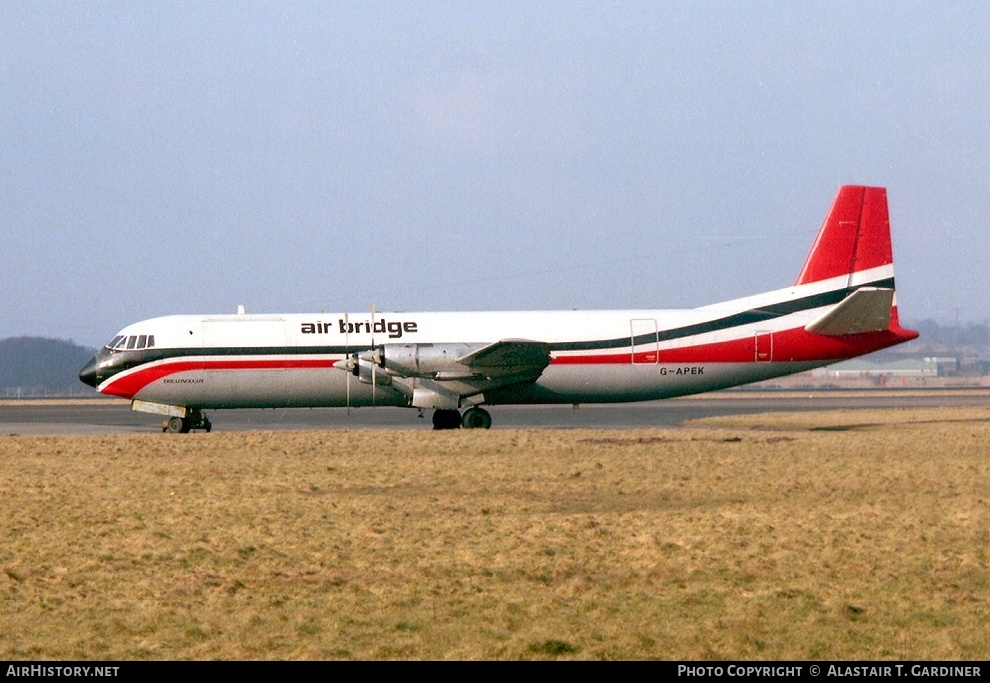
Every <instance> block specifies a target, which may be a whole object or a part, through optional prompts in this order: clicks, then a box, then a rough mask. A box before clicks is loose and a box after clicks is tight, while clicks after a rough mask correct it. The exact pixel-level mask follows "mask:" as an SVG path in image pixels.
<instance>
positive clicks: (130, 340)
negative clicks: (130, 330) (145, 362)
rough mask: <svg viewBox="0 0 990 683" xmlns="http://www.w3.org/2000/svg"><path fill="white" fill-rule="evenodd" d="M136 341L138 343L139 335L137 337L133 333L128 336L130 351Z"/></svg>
mask: <svg viewBox="0 0 990 683" xmlns="http://www.w3.org/2000/svg"><path fill="white" fill-rule="evenodd" d="M135 343H137V337H135V336H134V335H131V336H130V337H128V338H127V350H128V351H130V350H131V349H133V348H134V344H135Z"/></svg>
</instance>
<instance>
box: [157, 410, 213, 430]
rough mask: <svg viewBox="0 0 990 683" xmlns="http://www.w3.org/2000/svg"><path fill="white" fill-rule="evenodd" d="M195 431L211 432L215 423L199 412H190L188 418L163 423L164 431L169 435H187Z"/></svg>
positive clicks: (172, 418)
mask: <svg viewBox="0 0 990 683" xmlns="http://www.w3.org/2000/svg"><path fill="white" fill-rule="evenodd" d="M193 429H202V430H204V431H207V432H208V431H210V430H211V429H213V423H212V422H210V418H208V417H206V416H205V415H203V413H201V412H200V411H198V410H190V411H189V415H187V416H186V417H170V418H169V419H167V420H165V421H164V422H162V431H163V432H168V433H169V434H186V433H188V432H189V431H191V430H193Z"/></svg>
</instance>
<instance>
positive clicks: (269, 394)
mask: <svg viewBox="0 0 990 683" xmlns="http://www.w3.org/2000/svg"><path fill="white" fill-rule="evenodd" d="M917 336H918V333H917V332H914V331H912V330H907V329H904V328H902V327H901V326H900V323H899V320H898V314H897V302H896V299H895V296H894V261H893V253H892V250H891V241H890V223H889V216H888V208H887V192H886V189H885V188H880V187H865V186H844V187H841V188H839V190H838V193H837V194H836V196H835V199H834V201H833V203H832V206H831V209H830V210H829V212H828V214H827V216H826V218H825V222H824V223H823V225H822V227H821V229H820V231H819V233H818V237H817V239H816V240H815V242H814V245H813V246H812V248H811V252H810V253H809V254H808V257H807V259H806V261H805V263H804V266H803V268H802V269H801V271H800V273H799V275H798V278H797V281H796V282H795V283H794V284H793V285H792V286H790V287H787V288H785V289H779V290H776V291H772V292H766V293H763V294H757V295H755V296H749V297H745V298H741V299H735V300H732V301H727V302H723V303H718V304H714V305H710V306H704V307H701V308H695V309H688V310H652V309H648V310H608V311H521V312H508V311H501V312H498V311H496V312H454V313H440V312H424V313H401V312H387V313H377V314H376V313H375V310H374V308H373V307H372V309H371V310H370V311H369V312H367V313H340V314H337V313H332V314H327V313H319V314H286V315H247V314H244V313H243V308H241V309H240V311H239V312H238V314H231V315H173V316H167V317H160V318H153V319H150V320H145V321H142V322H138V323H135V324H133V325H128V326H127V327H125V328H124V329H122V330H121V331H120V332H119V333H118V334H116V335H115V336H114V337H113V338H112V339H111V340H110V341H109V342H108V343H107V344H106V345H105V346H104V347H103V348H102V349H101V350H100V351H99V352H98V353H97V354H96V355H95V356H94V357H93V358H92V359H91V360H90V361H89V362H88V363H87V364H86V366H85V367H84V368H83V369H82V370H81V371H80V373H79V378H80V380H81V381H82V382H84V383H86V384H88V385H89V386H92V387H94V388H96V389H97V390H98V391H99V392H100V393H103V394H108V395H111V396H119V397H124V398H126V399H129V400H131V407H132V409H133V410H137V411H143V412H149V413H156V414H160V415H164V416H165V417H166V419H165V421H164V422H163V425H162V430H163V431H168V432H182V433H185V432H188V431H190V430H192V429H202V430H206V431H210V429H211V427H212V424H211V422H210V420H209V418H208V417H207V416H206V415H205V413H204V412H203V411H205V410H212V409H226V408H288V407H335V406H336V407H348V408H351V407H362V406H409V407H412V408H417V409H419V410H420V414H422V411H423V410H433V411H434V412H433V426H434V428H435V429H456V428H458V427H465V428H482V429H487V428H489V427H491V424H492V418H491V414H490V413H489V412H488V411H487V410H485V408H484V407H483V406H495V405H506V404H574V405H578V404H581V403H611V402H627V401H650V400H655V399H663V398H669V397H674V396H683V395H687V394H697V393H701V392H707V391H713V390H717V389H724V388H727V387H732V386H738V385H742V384H748V383H751V382H758V381H761V380H766V379H770V378H773V377H780V376H783V375H790V374H794V373H798V372H802V371H805V370H810V369H812V368H816V367H820V366H824V365H828V364H830V363H835V362H837V361H841V360H845V359H848V358H853V357H856V356H860V355H863V354H867V353H871V352H873V351H877V350H879V349H883V348H887V347H890V346H894V345H896V344H901V343H903V342H907V341H910V340H911V339H915V338H916V337H917ZM462 411H463V412H462Z"/></svg>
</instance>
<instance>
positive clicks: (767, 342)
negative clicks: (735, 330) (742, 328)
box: [756, 330, 773, 363]
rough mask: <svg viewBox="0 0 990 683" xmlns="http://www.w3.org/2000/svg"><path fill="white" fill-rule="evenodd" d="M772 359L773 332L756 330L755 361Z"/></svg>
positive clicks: (766, 361) (764, 361)
mask: <svg viewBox="0 0 990 683" xmlns="http://www.w3.org/2000/svg"><path fill="white" fill-rule="evenodd" d="M772 360H773V332H772V331H769V330H757V331H756V362H757V363H769V362H770V361H772Z"/></svg>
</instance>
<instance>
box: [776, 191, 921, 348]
mask: <svg viewBox="0 0 990 683" xmlns="http://www.w3.org/2000/svg"><path fill="white" fill-rule="evenodd" d="M866 271H872V272H870V273H867V272H866ZM857 274H862V276H861V277H857ZM842 277H845V278H846V280H845V282H841V281H840V282H841V284H840V287H843V288H845V290H846V291H847V292H848V294H847V295H846V297H845V298H844V299H843V300H842V301H841V302H840V303H839V304H837V305H836V306H835V307H834V308H833V309H832V310H830V311H828V312H826V313H825V314H824V315H822V316H821V317H820V318H819V319H818V320H815V321H814V322H812V323H811V324H809V325H808V326H807V327H805V329H806V330H808V331H809V332H813V333H815V334H820V335H826V336H844V335H851V334H864V333H871V332H884V333H887V334H890V335H892V336H893V338H894V339H896V341H894V342H893V343H894V344H899V343H901V342H905V341H908V340H911V339H914V338H916V337H917V336H918V333H917V332H915V331H913V330H906V329H904V328H902V327H901V325H900V321H899V319H898V315H897V302H896V299H895V295H894V255H893V250H892V249H891V247H890V216H889V214H888V213H887V190H885V189H884V188H882V187H862V186H859V185H847V186H844V187H840V188H839V192H838V194H836V195H835V201H834V202H832V208H831V209H829V212H828V215H827V216H826V217H825V223H824V224H822V228H821V230H820V231H819V232H818V238H817V239H816V240H815V244H814V246H813V247H812V248H811V253H810V254H808V259H807V260H806V261H805V262H804V267H803V268H802V269H801V274H800V275H798V279H797V282H796V283H795V284H796V285H807V284H810V283H812V282H821V281H822V280H831V279H833V278H842ZM837 284H838V283H837ZM888 345H889V344H888Z"/></svg>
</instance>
